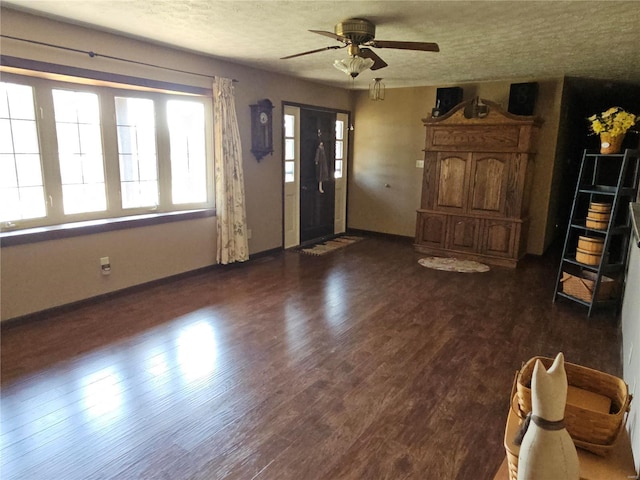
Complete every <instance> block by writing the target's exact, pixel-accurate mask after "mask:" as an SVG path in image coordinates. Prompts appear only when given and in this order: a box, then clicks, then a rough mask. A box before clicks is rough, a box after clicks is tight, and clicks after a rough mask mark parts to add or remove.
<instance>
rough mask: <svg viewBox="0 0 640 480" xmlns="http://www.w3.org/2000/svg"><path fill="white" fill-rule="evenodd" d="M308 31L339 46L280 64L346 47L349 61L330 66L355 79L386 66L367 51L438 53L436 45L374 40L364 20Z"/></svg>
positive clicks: (309, 52) (372, 27)
mask: <svg viewBox="0 0 640 480" xmlns="http://www.w3.org/2000/svg"><path fill="white" fill-rule="evenodd" d="M309 31H310V32H312V33H317V34H319V35H324V36H325V37H329V38H333V39H335V40H338V41H339V42H342V43H343V45H332V46H329V47H324V48H318V49H316V50H310V51H308V52H302V53H296V54H295V55H289V56H287V57H282V58H281V60H287V59H289V58H295V57H301V56H303V55H309V54H311V53H318V52H324V51H326V50H335V49H339V48H345V47H348V52H349V57H350V58H351V60H350V61H349V62H346V63H345V62H344V61H340V60H336V61H335V62H334V66H335V67H336V68H338V69H339V70H342V71H344V72H345V73H347V74H349V75H351V77H353V78H355V77H357V76H358V74H359V73H360V72H362V71H364V70H366V69H367V68H371V70H378V69H380V68H384V67H386V66H387V63H386V62H385V61H384V60H382V58H380V57H379V56H378V55H377V54H376V53H375V52H374V51H373V50H371V48H369V47H372V48H395V49H399V50H419V51H423V52H439V51H440V48H439V47H438V44H437V43H430V42H398V41H392V40H376V39H375V35H376V26H375V25H374V24H373V23H371V22H370V21H369V20H366V19H364V18H349V19H348V20H344V21H342V22H340V23H338V24H337V25H336V26H335V28H334V31H335V33H331V32H326V31H324V30H309ZM354 60H355V61H354Z"/></svg>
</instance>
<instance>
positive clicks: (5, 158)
mask: <svg viewBox="0 0 640 480" xmlns="http://www.w3.org/2000/svg"><path fill="white" fill-rule="evenodd" d="M15 162H16V161H15V157H14V155H12V154H8V155H7V154H3V155H0V188H9V187H13V188H15V187H17V186H18V176H17V172H16V163H15Z"/></svg>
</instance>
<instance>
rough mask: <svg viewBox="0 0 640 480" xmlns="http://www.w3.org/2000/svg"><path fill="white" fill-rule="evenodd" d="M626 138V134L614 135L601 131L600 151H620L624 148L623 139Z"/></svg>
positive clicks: (608, 152)
mask: <svg viewBox="0 0 640 480" xmlns="http://www.w3.org/2000/svg"><path fill="white" fill-rule="evenodd" d="M623 140H624V134H622V135H612V134H610V133H608V132H601V133H600V153H603V154H610V153H620V149H621V148H622V141H623Z"/></svg>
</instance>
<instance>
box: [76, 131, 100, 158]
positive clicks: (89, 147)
mask: <svg viewBox="0 0 640 480" xmlns="http://www.w3.org/2000/svg"><path fill="white" fill-rule="evenodd" d="M78 127H79V128H78V133H79V134H80V151H81V152H82V153H85V154H86V153H92V154H98V155H102V138H101V134H100V124H93V125H79V126H78Z"/></svg>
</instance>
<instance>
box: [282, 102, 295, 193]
mask: <svg viewBox="0 0 640 480" xmlns="http://www.w3.org/2000/svg"><path fill="white" fill-rule="evenodd" d="M295 120H296V117H295V116H293V115H289V114H286V115H285V116H284V181H285V183H291V182H295V180H296V176H295V167H296V161H295V160H296V139H295V131H296V130H295Z"/></svg>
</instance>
